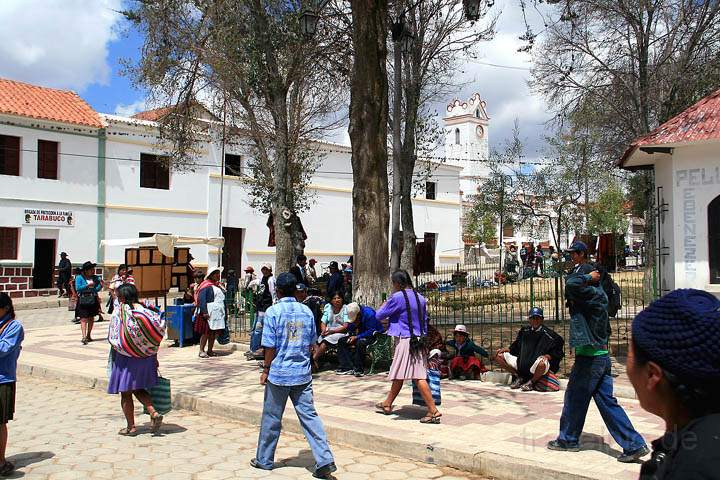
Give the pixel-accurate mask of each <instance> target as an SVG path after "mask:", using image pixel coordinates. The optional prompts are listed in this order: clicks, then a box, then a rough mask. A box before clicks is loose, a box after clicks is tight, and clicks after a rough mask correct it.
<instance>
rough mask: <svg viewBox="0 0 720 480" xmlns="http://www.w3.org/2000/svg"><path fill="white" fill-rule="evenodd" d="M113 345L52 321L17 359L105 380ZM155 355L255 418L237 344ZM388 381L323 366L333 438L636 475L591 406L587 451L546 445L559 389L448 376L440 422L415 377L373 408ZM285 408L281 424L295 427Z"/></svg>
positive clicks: (467, 458)
mask: <svg viewBox="0 0 720 480" xmlns="http://www.w3.org/2000/svg"><path fill="white" fill-rule="evenodd" d="M106 329H107V322H105V323H101V324H97V325H96V332H95V334H94V337H95V338H96V339H103V338H104V337H105V333H106ZM108 349H109V346H108V344H107V343H106V342H105V341H104V340H98V341H95V342H93V343H91V344H90V345H88V346H83V345H82V344H81V343H80V332H79V327H78V326H73V325H64V326H56V327H48V328H42V329H36V330H32V331H29V332H28V334H27V336H26V340H25V344H24V348H23V352H22V355H21V359H20V363H21V364H22V365H23V369H24V370H25V371H26V372H28V373H29V372H30V369H31V368H32V374H33V375H35V376H39V377H43V376H45V377H48V378H55V379H58V380H60V381H63V382H66V383H69V384H80V385H87V386H94V387H97V388H103V386H104V385H105V383H106V365H107V356H108ZM159 357H160V371H161V373H162V375H163V376H165V377H167V378H170V379H171V381H172V389H173V393H174V394H175V395H176V398H175V402H176V403H177V404H178V405H180V406H182V407H184V408H187V409H190V410H194V411H196V412H200V413H202V414H209V415H214V416H218V417H224V418H231V419H240V420H242V421H245V422H247V423H249V424H257V423H258V421H259V418H260V412H261V410H262V398H263V388H262V387H261V386H260V385H259V384H258V379H259V373H260V371H259V369H258V367H257V364H256V362H248V361H247V360H246V359H245V357H244V355H242V353H241V351H227V352H222V355H221V356H218V357H215V358H210V359H205V360H203V359H199V358H198V357H197V349H196V347H186V348H183V349H180V348H173V347H165V346H164V347H163V348H162V349H161V352H160V356H159ZM388 387H389V383H388V382H387V381H386V379H385V375H384V374H378V375H374V376H370V377H365V378H354V377H349V376H336V375H334V374H332V373H330V372H327V373H323V374H321V375H319V376H317V377H316V378H315V379H314V381H313V388H314V391H315V401H316V405H317V407H318V411H319V412H320V416H321V417H322V419H323V421H324V423H325V425H326V428H327V430H328V434H329V438H330V441H331V443H332V445H334V446H337V445H342V444H344V445H352V446H355V447H359V448H364V449H368V450H373V451H375V452H382V453H386V454H393V455H398V456H401V457H404V458H410V459H414V460H419V461H425V462H429V463H436V464H438V465H451V466H455V467H458V468H460V469H462V470H465V471H470V472H474V473H478V474H483V475H487V476H493V477H497V478H513V479H520V478H548V477H549V478H568V479H570V478H573V479H577V478H593V479H595V478H597V479H600V478H603V479H605V478H613V479H632V478H637V475H638V472H639V467H640V466H639V464H631V465H627V464H622V463H619V462H617V461H616V459H615V457H616V456H617V455H618V454H619V453H620V449H619V447H618V446H617V444H616V443H615V442H614V441H613V440H612V438H611V437H610V435H609V434H608V432H607V430H606V429H605V427H604V424H603V422H602V419H601V418H600V415H599V413H598V411H597V409H596V408H595V406H594V405H591V407H590V412H589V414H588V418H587V422H586V426H585V434H584V435H583V439H582V440H583V447H582V451H580V452H578V453H563V452H551V451H548V450H546V449H545V444H546V443H547V441H548V440H551V439H554V438H555V437H556V435H557V429H558V423H559V418H560V413H561V409H562V392H559V393H537V392H529V393H522V392H517V391H511V390H509V389H508V388H507V387H505V386H499V385H494V384H490V383H486V382H469V381H465V382H460V381H443V382H442V406H441V407H440V408H441V411H442V412H443V417H442V424H440V425H422V424H420V423H419V422H418V421H417V420H418V419H419V418H420V417H421V416H422V414H423V411H424V410H423V409H421V408H419V407H413V406H411V388H410V386H409V385H408V386H406V387H405V388H404V389H403V391H402V392H401V394H400V396H399V397H398V400H397V402H396V412H397V415H391V416H384V415H380V414H377V413H374V412H373V405H374V404H375V402H377V401H379V400H382V399H383V397H384V395H385V393H386V392H387V389H388ZM620 403H621V404H622V405H623V406H624V407H625V408H626V410H627V412H628V415H629V416H630V419H631V420H632V422H633V424H634V425H635V427H636V428H637V429H638V430H639V431H640V433H641V434H643V436H644V437H645V438H646V440H648V442H649V441H650V440H652V439H654V438H656V437H658V436H660V435H662V433H663V428H662V422H661V420H660V419H658V418H657V417H654V416H652V415H650V414H648V413H647V412H644V411H643V410H641V409H640V407H639V405H638V403H637V401H636V400H632V399H625V398H621V399H620ZM289 409H290V410H289V411H288V412H287V414H286V417H285V421H284V428H286V429H287V430H289V431H294V432H298V431H299V428H298V424H297V420H296V419H295V416H294V414H293V413H292V411H291V409H292V407H289ZM103 418H104V417H103ZM171 422H173V423H175V421H174V420H171ZM177 422H178V424H180V423H181V421H180V420H178V421H177ZM181 426H182V425H181ZM112 433H114V432H112ZM369 478H378V477H374V476H371V477H369Z"/></svg>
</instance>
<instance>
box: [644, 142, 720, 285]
mask: <svg viewBox="0 0 720 480" xmlns="http://www.w3.org/2000/svg"><path fill="white" fill-rule="evenodd" d="M656 168H657V167H656ZM662 181H663V186H664V187H665V188H664V189H665V190H666V191H667V192H671V195H672V197H671V200H670V201H669V202H668V203H670V205H669V206H668V208H669V210H670V212H669V213H671V214H670V215H669V218H666V220H665V225H667V226H668V227H667V229H669V228H670V226H672V237H670V238H668V246H669V247H670V251H671V252H672V254H671V256H670V258H669V259H668V262H667V263H666V266H665V268H666V271H672V273H673V274H672V275H667V276H668V277H670V278H671V279H674V282H673V283H672V284H670V283H669V285H668V288H670V289H673V288H699V289H703V290H712V291H715V292H718V293H720V285H710V269H709V264H708V204H709V203H710V202H711V201H712V200H713V199H714V198H715V197H717V196H718V195H720V150H718V145H717V144H704V145H702V144H696V145H692V146H686V147H676V148H675V150H674V152H673V155H672V178H671V179H670V178H668V175H667V174H665V175H663V178H662ZM666 195H667V194H666ZM670 269H672V270H670ZM668 273H670V272H668Z"/></svg>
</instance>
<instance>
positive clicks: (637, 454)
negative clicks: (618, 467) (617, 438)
mask: <svg viewBox="0 0 720 480" xmlns="http://www.w3.org/2000/svg"><path fill="white" fill-rule="evenodd" d="M648 453H650V449H649V448H648V447H647V445H643V446H642V447H640V448H638V449H637V450H635V451H634V452H630V453H623V454H622V455H620V456H619V457H617V461H618V462H621V463H635V462H637V461H638V460H640V459H641V458H642V457H644V456H645V455H647V454H648Z"/></svg>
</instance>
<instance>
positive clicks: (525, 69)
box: [470, 60, 532, 72]
mask: <svg viewBox="0 0 720 480" xmlns="http://www.w3.org/2000/svg"><path fill="white" fill-rule="evenodd" d="M470 63H477V64H479V65H485V66H487V67H495V68H505V69H508V70H522V71H524V72H529V71H531V70H532V69H531V68H529V67H515V66H513V65H501V64H499V63H490V62H483V61H481V60H470Z"/></svg>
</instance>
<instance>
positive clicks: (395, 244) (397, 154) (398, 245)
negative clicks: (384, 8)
mask: <svg viewBox="0 0 720 480" xmlns="http://www.w3.org/2000/svg"><path fill="white" fill-rule="evenodd" d="M397 8H398V10H399V9H400V6H398V7H397ZM393 55H394V56H395V59H394V72H393V73H394V76H393V118H392V120H393V152H392V154H393V169H392V180H393V189H392V242H391V245H390V269H391V270H397V269H398V268H400V252H401V251H402V250H403V236H402V234H401V232H400V201H401V200H400V199H401V198H402V191H401V188H402V187H401V183H402V168H401V166H400V163H401V162H402V141H401V139H400V135H401V134H402V131H401V130H402V128H401V127H402V118H401V117H400V116H401V108H400V104H401V102H402V53H401V52H400V42H399V41H396V42H394V43H393Z"/></svg>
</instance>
